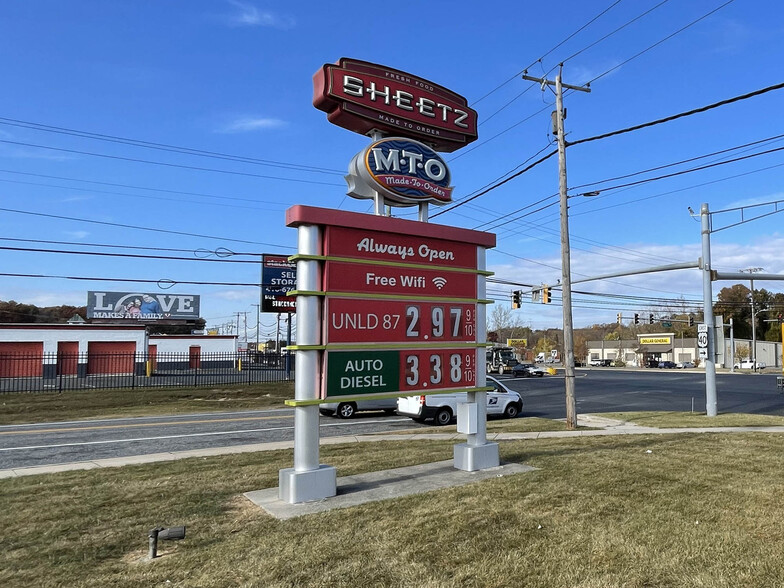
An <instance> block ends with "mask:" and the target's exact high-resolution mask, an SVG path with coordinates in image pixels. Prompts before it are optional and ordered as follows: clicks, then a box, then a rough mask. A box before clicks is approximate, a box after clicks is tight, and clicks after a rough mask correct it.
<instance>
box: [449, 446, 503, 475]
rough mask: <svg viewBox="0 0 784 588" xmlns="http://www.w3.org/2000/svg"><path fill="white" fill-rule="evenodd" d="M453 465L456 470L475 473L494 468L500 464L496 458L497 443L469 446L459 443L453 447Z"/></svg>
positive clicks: (497, 457)
mask: <svg viewBox="0 0 784 588" xmlns="http://www.w3.org/2000/svg"><path fill="white" fill-rule="evenodd" d="M454 450H455V451H454V464H455V468H457V469H458V470H463V471H466V472H475V471H477V470H485V469H487V468H496V467H498V466H499V465H500V464H501V459H500V457H499V456H498V443H485V444H484V445H469V444H468V443H459V444H457V445H455V447H454Z"/></svg>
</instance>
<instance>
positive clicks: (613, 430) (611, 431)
mask: <svg viewBox="0 0 784 588" xmlns="http://www.w3.org/2000/svg"><path fill="white" fill-rule="evenodd" d="M577 425H578V426H583V427H595V428H596V429H594V430H585V431H544V432H538V433H488V434H487V439H488V441H518V440H525V439H529V440H535V439H550V438H557V437H598V436H603V435H672V434H684V433H782V434H784V426H777V427H691V428H667V429H664V428H655V427H643V426H640V425H636V424H634V423H628V422H624V421H619V420H614V419H608V418H605V417H602V416H599V415H592V414H589V415H578V417H577ZM464 440H465V435H464V434H462V433H412V434H410V435H405V434H394V435H384V434H371V435H345V436H342V437H324V438H322V439H321V445H339V444H343V443H372V442H374V441H464ZM293 448H294V441H278V442H274V443H254V444H249V445H234V446H232V447H216V448H210V449H193V450H188V451H172V452H165V453H150V454H146V455H131V456H128V457H115V458H108V459H96V460H92V461H79V462H73V463H62V464H55V465H43V466H35V467H28V468H14V469H8V470H0V479H3V478H17V477H21V476H35V475H38V474H52V473H57V472H69V471H74V470H93V469H97V468H116V467H122V466H127V465H137V464H145V463H155V462H160V461H174V460H177V459H186V458H189V457H214V456H217V455H231V454H236V453H251V452H254V451H277V450H279V449H293Z"/></svg>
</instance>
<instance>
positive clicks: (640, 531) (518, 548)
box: [0, 433, 784, 588]
mask: <svg viewBox="0 0 784 588" xmlns="http://www.w3.org/2000/svg"><path fill="white" fill-rule="evenodd" d="M783 441H784V436H782V435H778V434H757V433H751V434H732V435H725V434H716V435H709V436H708V435H692V434H683V435H655V436H645V435H634V436H613V437H593V438H588V437H582V438H567V439H546V440H536V441H515V442H504V443H502V444H501V455H502V459H503V460H505V461H511V462H521V463H526V464H528V465H531V466H535V467H536V468H539V469H538V470H537V471H535V472H531V473H526V474H520V475H515V476H504V477H499V478H493V479H491V480H488V481H485V482H480V483H475V484H470V485H467V486H463V487H459V488H452V489H449V490H443V491H437V492H431V493H427V494H423V495H419V496H413V497H405V498H397V499H395V498H392V499H389V500H385V501H381V502H377V503H373V504H367V505H363V506H358V507H354V508H350V509H345V510H335V511H331V512H325V513H321V514H315V515H309V516H305V517H301V518H297V519H291V520H288V521H278V520H275V519H273V518H271V517H269V516H268V515H266V514H265V513H264V512H263V511H261V510H260V509H257V508H256V507H254V506H252V505H251V504H250V502H248V501H247V500H246V499H245V498H244V497H242V493H243V492H246V491H249V490H257V489H261V488H265V487H274V486H276V485H277V475H278V469H280V468H282V467H290V466H291V464H292V453H291V452H290V451H281V452H270V453H254V454H242V455H234V456H224V457H215V458H206V459H189V460H181V461H177V462H167V463H159V464H150V465H143V466H132V467H125V468H117V469H105V470H92V471H86V472H85V471H82V472H66V473H61V474H52V475H46V476H30V477H23V478H16V479H6V480H0V496H2V497H3V506H4V508H3V509H2V510H0V528H2V529H4V532H3V544H4V549H2V550H0V586H3V587H8V588H14V587H25V588H27V587H29V586H37V587H39V586H45V587H49V586H52V587H54V586H68V587H81V586H100V587H105V586H111V587H112V588H121V587H134V588H135V587H139V586H186V587H192V586H204V587H211V586H218V587H220V586H260V587H262V586H263V587H284V586H285V587H300V586H307V587H347V588H348V587H352V588H354V587H364V586H373V587H387V586H388V587H417V588H421V587H433V588H434V587H461V588H462V587H465V586H471V587H485V586H488V587H507V586H526V587H542V588H559V587H569V588H573V587H580V588H604V587H615V586H617V587H638V588H654V587H673V588H676V587H677V588H681V587H695V588H697V587H700V588H704V587H710V588H723V587H727V588H730V587H731V588H737V587H739V586H743V587H757V586H759V587H775V586H782V578H784V557H782V556H781V553H782V547H784V525H782V523H781V521H782V520H784V501H782V500H781V496H780V494H781V487H782V483H781V480H782V478H781V472H782V471H784V452H782V451H781V445H782V442H783ZM321 455H322V462H323V463H327V464H330V465H334V466H336V467H337V468H338V475H341V476H343V475H350V474H355V473H361V472H365V471H374V470H379V469H386V468H393V467H400V466H403V465H413V464H417V463H428V462H434V461H438V460H444V459H450V458H451V456H452V443H449V442H438V441H433V442H424V441H419V442H401V443H397V442H379V443H368V444H361V445H359V446H358V445H357V444H350V445H349V444H347V445H338V446H328V447H324V448H322V453H321ZM177 524H185V525H187V526H188V536H187V538H186V540H185V541H182V542H179V543H176V544H161V546H162V552H163V557H161V558H159V559H157V560H155V561H153V562H146V561H143V556H144V554H145V553H146V549H147V531H148V530H149V529H150V528H152V527H154V526H158V525H177Z"/></svg>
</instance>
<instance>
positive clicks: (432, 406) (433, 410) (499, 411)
mask: <svg viewBox="0 0 784 588" xmlns="http://www.w3.org/2000/svg"><path fill="white" fill-rule="evenodd" d="M487 385H488V386H493V387H494V388H495V389H494V390H493V391H492V392H488V393H487V414H488V415H503V416H505V417H507V418H510V419H513V418H515V417H516V416H517V415H519V414H520V411H522V410H523V399H522V398H521V397H520V395H519V394H518V393H517V392H514V391H512V390H510V389H509V388H507V387H506V386H504V385H503V384H502V383H501V382H499V381H498V380H496V379H495V378H493V377H492V376H487ZM467 400H468V394H467V393H466V392H458V393H456V394H429V395H427V396H404V397H402V398H398V399H397V414H399V415H400V416H407V417H411V418H412V419H414V420H415V421H417V422H418V423H422V422H425V421H426V420H428V419H433V423H434V424H436V425H448V424H449V423H450V422H452V417H453V416H454V415H455V414H457V404H458V403H459V402H467Z"/></svg>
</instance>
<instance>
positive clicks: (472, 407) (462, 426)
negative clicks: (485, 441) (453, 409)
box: [457, 402, 478, 435]
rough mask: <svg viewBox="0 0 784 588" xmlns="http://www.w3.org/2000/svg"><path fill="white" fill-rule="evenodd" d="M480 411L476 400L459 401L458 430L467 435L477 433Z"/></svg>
mask: <svg viewBox="0 0 784 588" xmlns="http://www.w3.org/2000/svg"><path fill="white" fill-rule="evenodd" d="M477 418H478V411H477V406H476V402H458V404H457V432H458V433H463V434H465V435H475V434H476V426H477Z"/></svg>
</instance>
